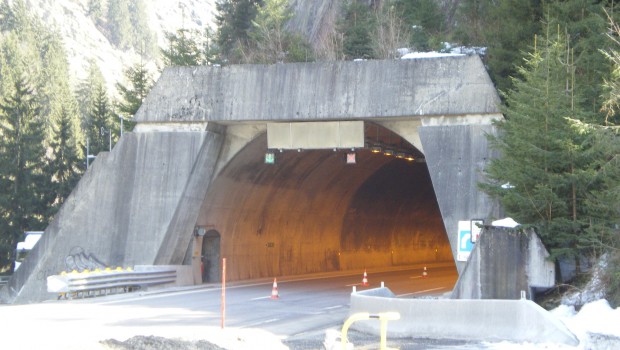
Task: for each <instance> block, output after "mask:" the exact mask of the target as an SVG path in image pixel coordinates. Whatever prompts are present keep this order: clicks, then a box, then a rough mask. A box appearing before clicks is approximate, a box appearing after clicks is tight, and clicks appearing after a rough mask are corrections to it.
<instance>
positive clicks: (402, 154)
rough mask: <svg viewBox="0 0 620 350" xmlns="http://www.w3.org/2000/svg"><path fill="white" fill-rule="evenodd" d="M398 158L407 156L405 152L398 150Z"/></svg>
mask: <svg viewBox="0 0 620 350" xmlns="http://www.w3.org/2000/svg"><path fill="white" fill-rule="evenodd" d="M396 158H400V159H403V158H405V154H404V153H403V152H397V153H396Z"/></svg>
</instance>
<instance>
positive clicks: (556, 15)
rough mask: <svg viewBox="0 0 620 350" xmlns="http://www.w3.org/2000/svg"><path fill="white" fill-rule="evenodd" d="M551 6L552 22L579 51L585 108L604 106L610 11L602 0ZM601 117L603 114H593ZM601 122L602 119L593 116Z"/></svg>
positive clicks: (578, 73) (577, 71)
mask: <svg viewBox="0 0 620 350" xmlns="http://www.w3.org/2000/svg"><path fill="white" fill-rule="evenodd" d="M548 7H549V10H547V13H548V16H549V17H550V23H551V24H552V25H555V24H556V23H557V25H559V27H560V29H561V30H562V31H564V32H565V33H566V35H567V36H568V40H569V42H570V45H571V47H572V48H573V49H574V55H575V76H576V84H577V87H576V88H577V89H579V90H580V91H582V95H583V96H584V103H585V105H584V108H586V109H587V110H589V111H592V112H598V111H599V110H600V109H601V105H602V102H603V101H602V99H601V95H602V94H603V91H602V85H601V81H602V80H603V78H605V77H608V76H609V75H610V73H611V64H610V62H609V61H608V60H606V58H605V55H604V54H603V53H602V52H601V49H603V48H605V47H607V46H608V41H607V40H608V38H607V36H606V35H604V33H607V31H608V28H607V27H608V24H607V21H606V15H605V12H604V9H603V6H601V4H600V3H598V2H592V1H582V0H566V1H554V2H550V3H549V6H548ZM593 116H594V117H600V114H598V113H597V114H593ZM591 122H592V123H595V124H598V123H601V122H602V120H600V119H599V120H592V121H591Z"/></svg>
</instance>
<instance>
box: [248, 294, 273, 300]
mask: <svg viewBox="0 0 620 350" xmlns="http://www.w3.org/2000/svg"><path fill="white" fill-rule="evenodd" d="M269 298H271V296H269V295H268V296H266V297H258V298H252V299H250V300H261V299H269Z"/></svg>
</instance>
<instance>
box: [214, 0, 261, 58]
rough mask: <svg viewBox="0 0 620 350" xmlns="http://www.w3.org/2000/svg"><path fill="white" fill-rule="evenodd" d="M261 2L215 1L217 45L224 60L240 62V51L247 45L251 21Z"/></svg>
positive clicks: (256, 0)
mask: <svg viewBox="0 0 620 350" xmlns="http://www.w3.org/2000/svg"><path fill="white" fill-rule="evenodd" d="M262 3H263V1H262V0H218V1H217V2H216V3H215V8H216V11H217V15H216V16H215V22H216V24H217V33H216V36H217V45H218V47H219V48H220V50H221V54H222V56H223V59H224V60H225V61H227V62H230V63H238V62H241V60H242V57H243V55H242V54H241V51H242V50H243V49H244V48H247V47H248V44H249V42H250V30H251V29H252V21H253V20H254V19H255V18H256V13H257V9H258V8H259V7H260V6H261V5H262Z"/></svg>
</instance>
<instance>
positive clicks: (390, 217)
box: [197, 135, 452, 280]
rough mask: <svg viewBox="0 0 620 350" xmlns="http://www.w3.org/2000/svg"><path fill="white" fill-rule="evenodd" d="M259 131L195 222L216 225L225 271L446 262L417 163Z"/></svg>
mask: <svg viewBox="0 0 620 350" xmlns="http://www.w3.org/2000/svg"><path fill="white" fill-rule="evenodd" d="M265 144H266V139H265V135H262V136H260V137H258V138H257V139H256V140H254V141H253V142H252V143H250V144H248V146H246V148H244V149H243V150H242V151H241V152H239V153H238V154H237V155H236V156H235V157H234V159H233V160H232V161H231V162H230V164H228V165H226V167H224V168H223V170H222V171H221V172H220V173H219V174H218V176H217V178H216V179H215V180H214V182H213V183H212V185H211V186H210V189H209V192H208V193H207V196H206V197H205V201H204V204H203V206H202V208H201V211H200V216H199V218H198V222H197V225H200V226H206V227H208V228H209V229H215V230H217V231H218V232H220V233H221V235H222V236H221V256H222V257H226V259H227V264H228V267H227V278H229V279H231V280H240V279H252V278H261V277H273V276H282V275H297V274H306V273H315V272H327V271H338V270H352V269H363V268H366V267H379V266H383V267H385V266H395V265H406V264H412V263H416V262H433V261H450V260H451V259H452V256H451V253H450V252H451V250H450V246H449V242H448V240H447V237H446V235H445V231H444V229H443V223H442V221H441V217H440V213H439V209H438V206H437V202H436V200H435V197H434V192H433V190H432V185H431V181H430V176H429V174H428V171H427V170H426V166H425V164H423V163H410V162H407V161H405V160H403V159H395V158H393V157H392V158H386V157H384V156H382V155H374V154H371V152H370V151H369V150H358V152H357V156H358V157H357V164H354V165H351V164H345V154H344V152H342V151H341V152H333V151H331V150H323V151H308V150H306V151H302V152H297V151H288V152H283V153H279V152H278V153H277V154H276V164H274V165H267V164H264V163H263V157H264V150H265Z"/></svg>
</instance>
